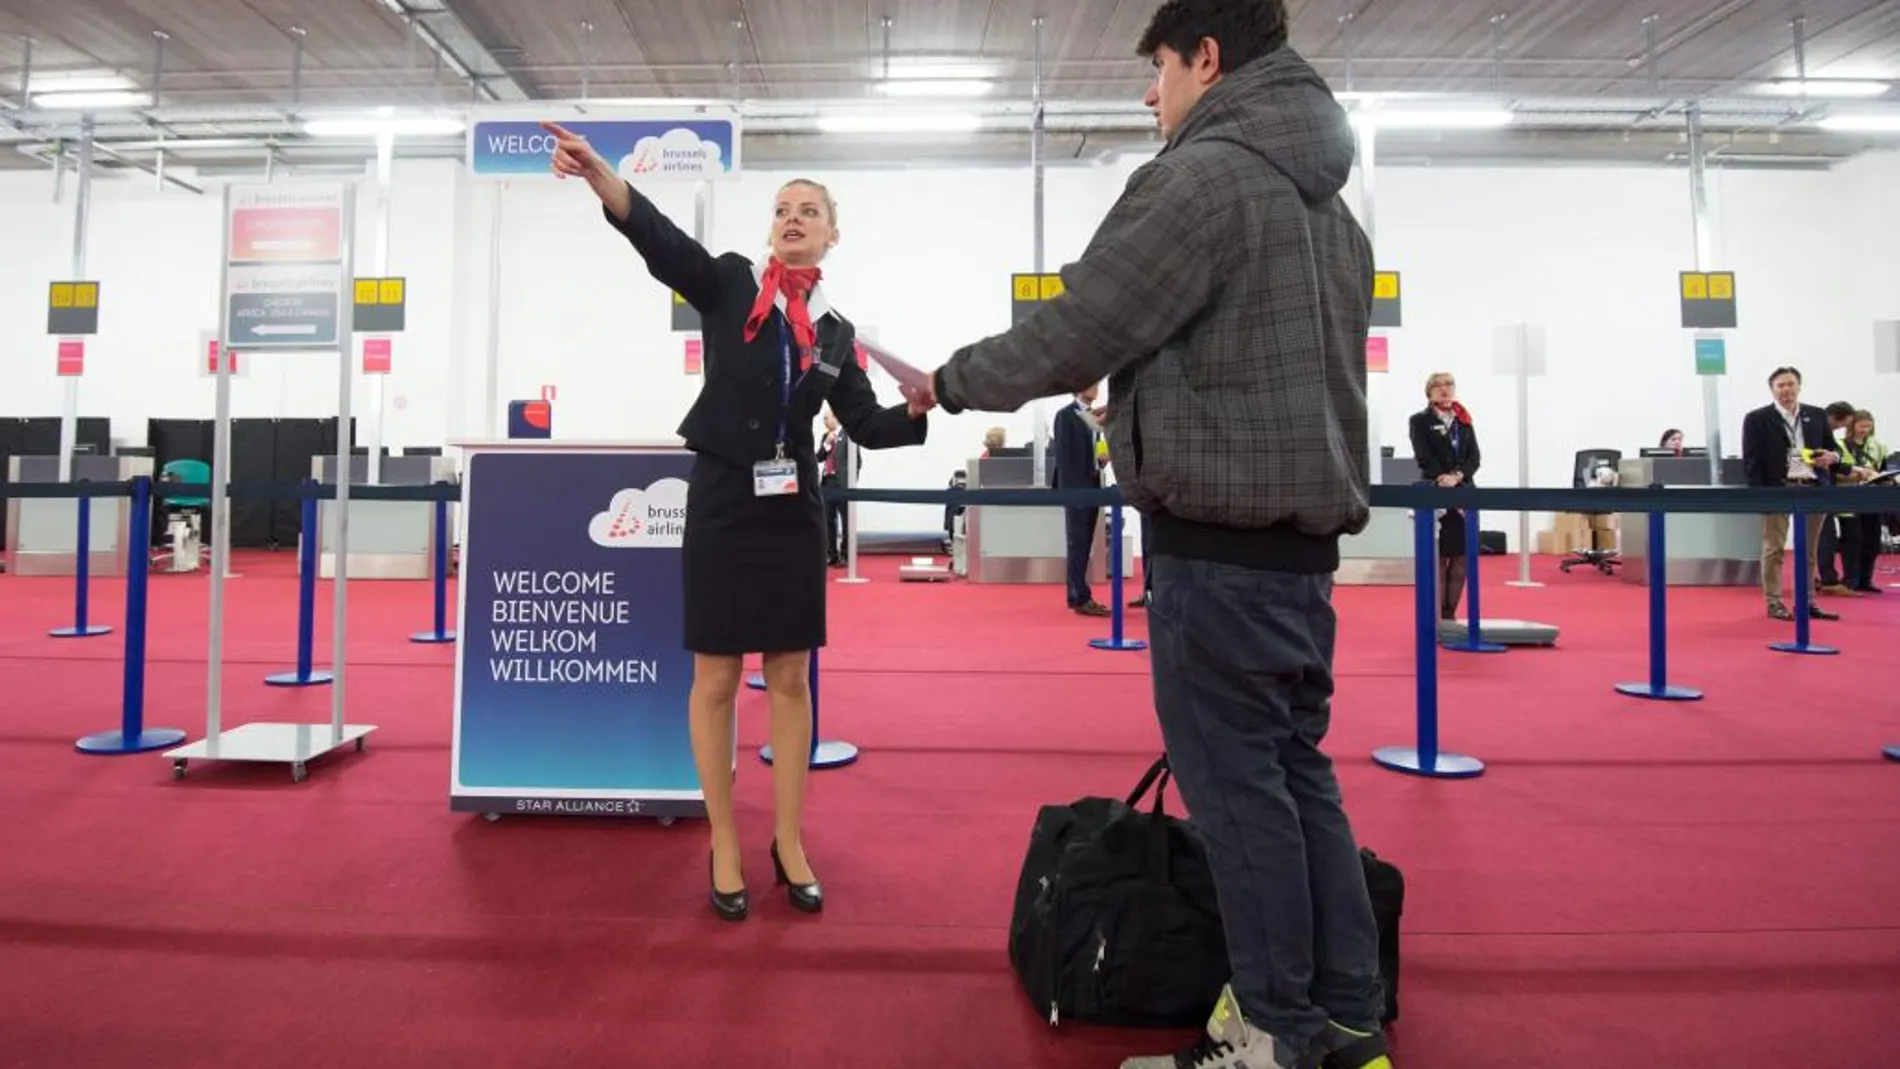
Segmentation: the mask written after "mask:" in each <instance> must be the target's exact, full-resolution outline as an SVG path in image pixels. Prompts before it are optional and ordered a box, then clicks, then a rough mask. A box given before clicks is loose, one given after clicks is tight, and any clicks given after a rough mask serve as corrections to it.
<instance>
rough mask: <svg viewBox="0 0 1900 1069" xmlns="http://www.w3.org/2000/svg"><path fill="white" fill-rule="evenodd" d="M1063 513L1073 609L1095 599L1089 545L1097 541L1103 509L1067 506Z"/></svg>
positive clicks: (1070, 598)
mask: <svg viewBox="0 0 1900 1069" xmlns="http://www.w3.org/2000/svg"><path fill="white" fill-rule="evenodd" d="M1062 513H1063V521H1064V526H1065V527H1066V528H1067V535H1068V554H1069V608H1071V609H1073V608H1075V607H1076V606H1077V605H1086V604H1088V603H1089V602H1090V601H1093V600H1094V599H1095V592H1094V591H1093V590H1090V589H1089V545H1090V543H1092V542H1094V541H1095V521H1096V518H1097V517H1099V516H1100V515H1101V510H1100V509H1096V508H1065V509H1063V510H1062Z"/></svg>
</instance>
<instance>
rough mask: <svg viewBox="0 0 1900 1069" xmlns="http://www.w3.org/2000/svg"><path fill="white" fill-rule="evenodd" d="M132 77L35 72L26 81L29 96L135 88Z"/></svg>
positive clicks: (106, 91) (103, 91)
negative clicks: (35, 73) (30, 78)
mask: <svg viewBox="0 0 1900 1069" xmlns="http://www.w3.org/2000/svg"><path fill="white" fill-rule="evenodd" d="M137 88H138V85H137V84H136V83H134V82H133V81H132V79H130V78H127V77H124V76H123V75H118V74H37V75H34V76H33V78H32V80H31V81H29V82H28V83H27V86H26V91H27V94H28V95H29V96H38V95H39V94H41V93H109V92H112V91H114V90H120V89H137Z"/></svg>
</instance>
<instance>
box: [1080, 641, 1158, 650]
mask: <svg viewBox="0 0 1900 1069" xmlns="http://www.w3.org/2000/svg"><path fill="white" fill-rule="evenodd" d="M1089 647H1090V648H1091V649H1098V650H1145V649H1147V648H1148V644H1147V643H1146V642H1143V641H1142V640H1140V639H1138V638H1125V639H1122V640H1121V641H1120V642H1117V641H1115V640H1114V639H1112V638H1092V639H1089Z"/></svg>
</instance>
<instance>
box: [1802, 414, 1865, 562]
mask: <svg viewBox="0 0 1900 1069" xmlns="http://www.w3.org/2000/svg"><path fill="white" fill-rule="evenodd" d="M1854 411H1855V409H1854V406H1853V404H1852V403H1851V402H1848V401H1836V402H1834V403H1833V404H1831V405H1829V406H1827V429H1828V433H1829V434H1830V435H1832V436H1833V437H1834V439H1835V440H1836V441H1839V440H1840V439H1841V438H1842V437H1844V436H1845V435H1846V434H1847V426H1848V424H1850V423H1852V422H1854ZM1816 552H1817V553H1818V554H1819V556H1818V558H1817V560H1816V566H1815V572H1816V574H1815V575H1814V576H1813V577H1812V578H1813V579H1814V592H1815V593H1817V594H1835V595H1839V596H1842V597H1859V596H1860V592H1859V591H1857V590H1849V589H1848V588H1847V586H1846V585H1845V584H1843V583H1842V582H1841V575H1842V572H1843V571H1844V569H1843V567H1842V565H1843V564H1845V558H1846V556H1847V554H1845V553H1842V552H1841V532H1840V517H1837V516H1835V515H1834V514H1833V513H1832V512H1830V513H1828V514H1826V515H1824V516H1822V517H1821V537H1820V548H1819V549H1818V550H1817V551H1816Z"/></svg>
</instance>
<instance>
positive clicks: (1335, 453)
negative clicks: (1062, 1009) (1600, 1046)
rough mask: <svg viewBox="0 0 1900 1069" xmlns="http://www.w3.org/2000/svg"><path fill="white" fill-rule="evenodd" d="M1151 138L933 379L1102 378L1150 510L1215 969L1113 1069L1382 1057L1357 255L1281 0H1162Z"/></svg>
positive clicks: (1165, 668) (1306, 71)
mask: <svg viewBox="0 0 1900 1069" xmlns="http://www.w3.org/2000/svg"><path fill="white" fill-rule="evenodd" d="M1138 51H1139V52H1140V54H1141V55H1143V56H1145V57H1148V58H1149V59H1151V60H1152V63H1153V66H1154V70H1155V80H1154V83H1153V84H1152V86H1151V87H1150V88H1149V90H1148V93H1147V98H1146V103H1147V104H1148V106H1149V107H1150V108H1152V109H1154V111H1155V112H1156V115H1157V116H1158V118H1159V120H1160V125H1161V131H1162V133H1163V135H1164V136H1165V137H1166V144H1165V145H1164V146H1163V148H1162V150H1161V152H1160V154H1159V155H1158V156H1156V157H1155V159H1154V160H1153V161H1151V162H1149V163H1147V164H1145V165H1144V166H1142V167H1141V168H1140V169H1139V170H1137V171H1136V172H1135V173H1134V175H1132V176H1131V177H1130V178H1129V180H1128V185H1127V188H1126V189H1124V190H1123V192H1122V196H1121V198H1120V200H1118V201H1117V202H1116V204H1115V206H1114V207H1113V208H1112V209H1111V210H1110V211H1109V213H1108V217H1107V218H1106V219H1105V220H1104V221H1103V223H1102V225H1101V227H1100V229H1099V230H1097V231H1096V234H1095V237H1094V239H1093V240H1092V241H1091V242H1090V244H1089V247H1088V250H1087V251H1086V252H1084V253H1083V255H1082V258H1081V260H1080V261H1079V262H1077V263H1074V264H1071V265H1069V266H1068V267H1067V268H1065V269H1064V271H1063V272H1062V276H1063V285H1064V290H1065V292H1064V294H1063V295H1062V296H1061V297H1058V298H1057V299H1056V300H1054V301H1051V302H1048V303H1045V304H1043V305H1042V306H1041V307H1040V308H1039V309H1038V310H1037V311H1036V313H1035V315H1033V316H1031V317H1030V318H1028V319H1026V320H1024V321H1023V322H1021V323H1019V324H1017V325H1016V327H1015V328H1013V329H1012V330H1010V331H1009V332H1008V333H1006V334H1003V335H1000V336H997V337H992V338H988V339H985V340H983V341H980V342H978V343H976V344H975V345H972V346H969V347H967V348H965V349H963V350H961V351H959V352H957V353H956V354H955V355H954V356H952V357H951V359H950V360H949V361H948V362H947V363H946V364H945V365H944V366H943V367H942V368H941V369H940V370H939V371H938V372H937V374H936V375H935V377H934V379H933V381H932V383H931V385H930V387H929V389H928V390H927V391H926V393H927V394H929V395H934V398H935V400H936V401H937V402H938V403H939V404H941V405H942V406H943V407H944V408H945V409H946V410H947V411H950V412H957V411H961V410H963V409H966V408H976V409H984V410H989V411H1010V410H1014V409H1016V408H1018V407H1020V406H1021V405H1023V404H1025V403H1027V402H1028V401H1030V400H1032V399H1034V398H1038V397H1047V396H1052V395H1058V394H1062V393H1066V392H1069V391H1071V390H1078V389H1081V388H1082V387H1083V386H1085V385H1087V384H1089V383H1092V382H1095V381H1097V380H1099V379H1101V378H1102V377H1103V376H1104V375H1107V376H1109V386H1108V397H1109V400H1108V413H1107V426H1108V432H1109V442H1110V454H1111V456H1112V457H1113V460H1114V464H1115V469H1116V472H1117V474H1118V480H1117V481H1118V482H1119V484H1120V486H1121V488H1122V491H1123V493H1124V494H1125V495H1126V496H1127V497H1128V499H1129V501H1130V502H1131V503H1132V504H1133V505H1134V506H1135V507H1136V508H1138V509H1140V510H1141V511H1142V512H1143V513H1144V516H1145V518H1146V519H1147V520H1148V521H1149V522H1151V523H1152V524H1153V525H1154V535H1153V541H1152V546H1151V548H1152V549H1153V553H1154V556H1153V560H1152V562H1151V567H1152V568H1153V574H1154V585H1153V591H1154V596H1153V600H1152V603H1151V604H1150V605H1149V607H1148V615H1149V620H1150V624H1149V634H1150V638H1151V641H1152V646H1151V650H1152V655H1153V656H1152V663H1153V666H1154V668H1153V671H1154V697H1155V709H1156V712H1157V714H1158V716H1159V718H1160V722H1161V731H1162V735H1163V738H1164V739H1165V740H1166V744H1167V751H1168V759H1169V761H1170V764H1171V766H1172V768H1173V772H1174V776H1175V779H1176V781H1177V782H1178V783H1179V784H1180V785H1181V794H1182V796H1183V798H1184V800H1185V801H1186V803H1187V805H1188V807H1189V809H1190V810H1192V812H1193V814H1194V821H1195V823H1196V825H1197V826H1198V827H1199V829H1200V830H1201V832H1202V834H1203V836H1204V837H1205V839H1206V840H1207V844H1208V850H1209V856H1210V860H1211V863H1212V866H1213V870H1214V879H1215V884H1216V887H1217V888H1218V891H1219V895H1220V904H1221V918H1222V921H1223V923H1224V925H1225V927H1226V933H1227V950H1228V956H1229V958H1230V960H1231V962H1232V966H1233V975H1232V978H1231V982H1230V983H1229V985H1228V986H1227V989H1226V990H1225V991H1224V992H1223V993H1222V995H1221V998H1220V1000H1219V1002H1218V1004H1217V1005H1216V1006H1215V1007H1214V1012H1213V1014H1212V1016H1211V1017H1210V1018H1209V1021H1208V1024H1207V1034H1206V1036H1205V1037H1204V1038H1203V1039H1202V1040H1201V1041H1200V1042H1199V1043H1197V1044H1195V1045H1194V1046H1193V1047H1191V1048H1189V1049H1188V1050H1185V1051H1183V1052H1181V1053H1180V1055H1179V1056H1174V1055H1169V1056H1162V1057H1155V1058H1138V1059H1133V1060H1131V1061H1129V1062H1127V1063H1125V1066H1126V1067H1134V1069H1176V1067H1193V1069H1292V1067H1294V1066H1301V1067H1302V1069H1304V1067H1305V1066H1307V1065H1308V1064H1312V1063H1314V1062H1316V1060H1317V1059H1319V1058H1321V1057H1324V1058H1325V1064H1326V1065H1327V1066H1328V1067H1329V1069H1375V1067H1377V1069H1384V1067H1388V1066H1389V1065H1390V1064H1391V1063H1390V1062H1389V1060H1388V1058H1387V1055H1386V1053H1385V1042H1384V1037H1383V1035H1382V1034H1381V1033H1380V1031H1379V1017H1380V1010H1381V1006H1382V999H1383V994H1382V990H1381V984H1380V979H1379V973H1378V965H1377V952H1378V933H1377V930H1376V928H1375V927H1374V924H1373V916H1372V908H1371V905H1370V903H1369V901H1368V899H1367V894H1366V885H1365V878H1364V871H1363V869H1362V867H1361V862H1360V859H1359V851H1358V845H1357V844H1356V843H1355V842H1354V839H1353V832H1352V827H1351V825H1350V823H1349V822H1348V821H1347V818H1346V815H1345V812H1344V810H1343V809H1342V807H1341V804H1340V796H1339V787H1338V784H1337V782H1336V781H1335V779H1334V776H1333V768H1332V762H1331V761H1330V759H1329V758H1328V757H1327V756H1326V755H1325V754H1324V753H1323V752H1321V750H1320V741H1321V740H1322V739H1323V738H1324V737H1325V735H1326V730H1327V723H1328V717H1329V715H1330V711H1331V697H1332V693H1333V667H1332V666H1333V646H1334V631H1335V625H1336V617H1335V615H1334V612H1333V606H1332V590H1333V573H1334V572H1335V571H1336V570H1337V569H1338V566H1339V540H1340V537H1341V536H1342V535H1346V534H1350V533H1356V532H1358V531H1360V530H1363V529H1364V527H1365V525H1366V520H1367V514H1368V505H1367V484H1368V482H1369V480H1368V478H1367V472H1366V467H1365V466H1366V459H1367V457H1366V450H1367V446H1366V434H1367V429H1366V396H1365V374H1366V332H1367V319H1368V314H1369V308H1370V305H1371V299H1372V250H1371V248H1370V245H1369V243H1368V242H1367V240H1366V237H1365V234H1364V232H1363V231H1362V230H1361V229H1360V227H1359V225H1358V224H1357V223H1356V222H1355V221H1354V220H1353V217H1352V215H1351V213H1350V212H1349V211H1348V209H1347V208H1346V206H1345V204H1344V203H1342V202H1341V200H1340V198H1339V192H1340V190H1341V189H1342V188H1344V186H1345V184H1346V180H1347V175H1348V173H1349V172H1350V170H1351V168H1352V164H1353V152H1354V144H1353V134H1352V128H1351V126H1350V124H1349V123H1348V122H1347V117H1346V113H1345V111H1344V110H1343V109H1342V108H1341V107H1340V106H1339V104H1338V103H1336V102H1335V101H1334V99H1333V96H1332V93H1331V91H1330V90H1329V89H1328V88H1327V85H1326V82H1325V81H1324V80H1323V79H1322V78H1321V77H1320V76H1319V75H1318V74H1317V73H1316V72H1315V71H1314V70H1313V69H1312V67H1310V66H1309V65H1308V64H1307V63H1306V61H1305V60H1304V59H1302V58H1301V57H1300V56H1299V55H1297V54H1296V53H1295V52H1294V51H1293V50H1292V49H1291V48H1289V47H1288V46H1287V18H1286V7H1285V4H1284V0H1168V2H1167V3H1164V4H1162V5H1161V7H1160V9H1159V10H1157V11H1156V12H1155V14H1154V18H1153V20H1152V21H1151V22H1150V23H1149V26H1148V30H1147V32H1146V33H1145V34H1144V35H1143V36H1142V39H1141V43H1140V46H1139V48H1138Z"/></svg>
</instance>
